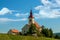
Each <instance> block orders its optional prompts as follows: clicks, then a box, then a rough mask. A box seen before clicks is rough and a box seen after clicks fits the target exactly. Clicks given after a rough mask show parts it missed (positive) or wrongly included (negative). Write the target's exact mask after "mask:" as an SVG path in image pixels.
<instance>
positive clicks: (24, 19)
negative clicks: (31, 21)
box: [0, 18, 27, 22]
mask: <svg viewBox="0 0 60 40" xmlns="http://www.w3.org/2000/svg"><path fill="white" fill-rule="evenodd" d="M26 20H27V18H22V19H9V18H0V21H1V22H9V21H26Z"/></svg>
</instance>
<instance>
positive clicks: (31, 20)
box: [28, 10, 34, 24]
mask: <svg viewBox="0 0 60 40" xmlns="http://www.w3.org/2000/svg"><path fill="white" fill-rule="evenodd" d="M28 19H29V24H32V23H33V24H34V17H33V14H32V10H31V11H30V15H29V17H28Z"/></svg>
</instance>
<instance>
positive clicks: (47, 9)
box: [35, 0, 60, 18]
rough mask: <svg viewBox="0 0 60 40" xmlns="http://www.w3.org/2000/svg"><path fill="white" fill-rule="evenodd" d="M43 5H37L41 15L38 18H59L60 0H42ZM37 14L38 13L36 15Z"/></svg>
mask: <svg viewBox="0 0 60 40" xmlns="http://www.w3.org/2000/svg"><path fill="white" fill-rule="evenodd" d="M41 2H42V4H43V5H39V6H37V7H35V9H36V10H39V14H37V15H39V16H37V17H36V18H39V17H40V18H59V17H60V0H51V1H49V0H41ZM35 16H36V15H35Z"/></svg>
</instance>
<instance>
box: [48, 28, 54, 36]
mask: <svg viewBox="0 0 60 40" xmlns="http://www.w3.org/2000/svg"><path fill="white" fill-rule="evenodd" d="M49 32H50V37H53V31H52V29H49Z"/></svg>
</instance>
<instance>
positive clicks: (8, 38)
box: [0, 34, 57, 40]
mask: <svg viewBox="0 0 60 40" xmlns="http://www.w3.org/2000/svg"><path fill="white" fill-rule="evenodd" d="M0 40H57V39H54V38H46V37H33V36H20V35H19V36H18V35H17V36H16V35H15V36H13V35H7V34H0Z"/></svg>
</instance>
